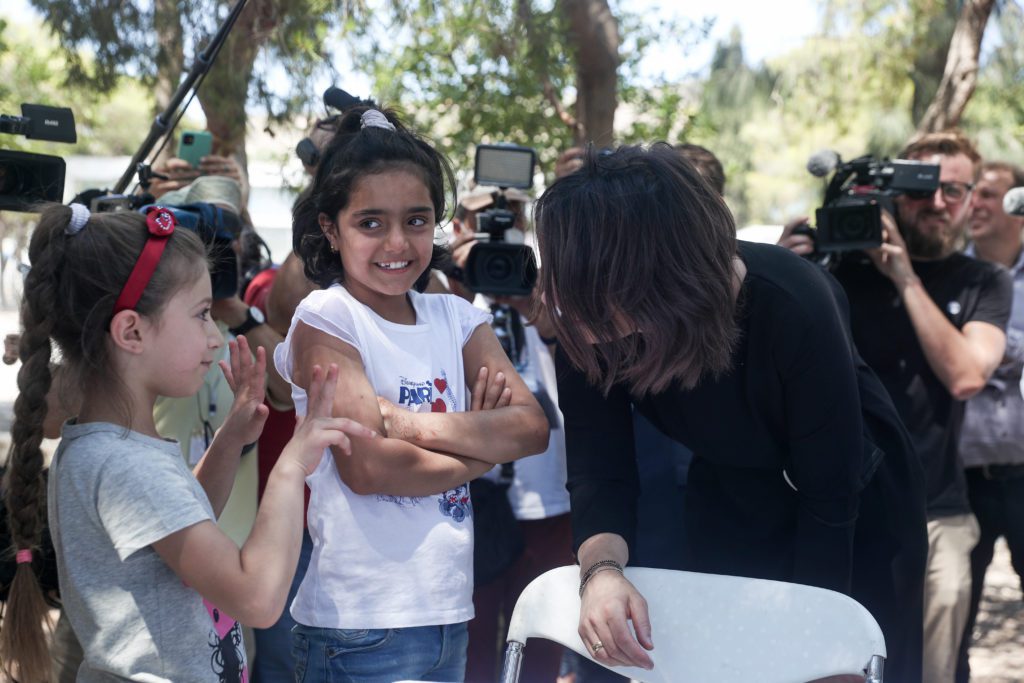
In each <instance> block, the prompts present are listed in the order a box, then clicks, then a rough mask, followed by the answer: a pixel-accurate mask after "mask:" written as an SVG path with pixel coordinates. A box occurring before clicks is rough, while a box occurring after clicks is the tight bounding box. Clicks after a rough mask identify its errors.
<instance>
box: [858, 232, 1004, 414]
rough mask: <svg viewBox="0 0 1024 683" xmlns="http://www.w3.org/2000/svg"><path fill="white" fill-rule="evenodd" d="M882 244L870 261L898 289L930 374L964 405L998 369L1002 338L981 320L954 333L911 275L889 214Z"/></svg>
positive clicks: (908, 261)
mask: <svg viewBox="0 0 1024 683" xmlns="http://www.w3.org/2000/svg"><path fill="white" fill-rule="evenodd" d="M885 239H886V242H885V243H884V244H882V246H881V247H880V248H878V249H874V250H872V251H871V252H869V256H870V257H871V260H872V261H873V262H874V263H875V266H876V267H877V268H878V269H879V270H880V271H881V272H882V273H883V274H884V275H886V276H887V277H888V278H889V279H890V280H892V282H893V284H894V285H895V286H896V290H897V291H898V292H899V294H900V297H901V298H902V300H903V305H904V306H905V307H906V309H907V314H908V315H909V316H910V322H911V324H912V325H913V327H914V332H915V333H916V334H917V338H918V340H919V341H920V342H921V348H922V349H924V354H925V358H927V359H928V365H929V366H930V367H931V369H932V371H933V372H934V373H935V374H936V375H937V376H938V378H939V380H940V381H941V382H942V383H943V384H944V385H945V386H946V388H947V389H948V390H949V393H950V394H952V395H953V397H954V398H955V399H957V400H960V401H964V400H967V399H968V398H970V397H971V396H974V395H975V394H977V393H978V392H979V391H981V390H982V389H983V388H985V382H987V381H988V378H989V377H991V376H992V373H993V372H995V370H996V368H997V367H999V362H1000V361H1001V360H1002V358H1003V352H1004V351H1005V350H1006V334H1005V333H1004V332H1003V331H1002V330H1000V329H999V328H998V327H996V326H995V325H991V324H989V323H985V322H980V321H975V322H969V323H967V324H966V325H964V327H963V329H962V330H958V329H957V328H956V327H955V326H954V325H953V324H952V323H951V322H949V320H948V319H947V318H946V316H945V315H944V314H943V313H942V310H941V309H939V307H938V306H937V305H936V304H935V302H934V301H932V298H931V297H930V296H929V295H928V292H927V291H925V288H924V286H923V285H922V284H921V281H920V280H919V279H918V277H917V275H916V274H915V273H914V269H913V266H912V265H911V262H910V257H909V255H908V253H907V248H906V244H905V243H904V241H903V238H902V236H901V235H900V234H899V230H897V229H896V226H895V223H893V222H892V219H891V218H890V217H889V216H888V215H886V229H885Z"/></svg>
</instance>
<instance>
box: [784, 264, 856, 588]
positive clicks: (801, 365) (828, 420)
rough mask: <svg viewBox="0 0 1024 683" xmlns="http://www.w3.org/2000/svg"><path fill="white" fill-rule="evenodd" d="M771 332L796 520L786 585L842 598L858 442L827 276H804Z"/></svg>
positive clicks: (847, 359) (849, 354)
mask: <svg viewBox="0 0 1024 683" xmlns="http://www.w3.org/2000/svg"><path fill="white" fill-rule="evenodd" d="M804 275H805V276H806V277H807V278H809V281H808V282H807V283H806V286H805V287H801V288H800V289H801V292H802V293H801V295H800V299H799V301H789V302H786V301H785V300H782V301H780V302H779V309H780V310H778V311H777V312H776V316H775V320H776V323H777V324H776V327H775V328H774V333H775V334H774V347H775V349H776V350H777V352H776V366H777V370H778V371H779V373H780V376H781V380H782V384H783V397H784V401H785V414H786V429H787V433H788V441H789V443H788V446H789V447H788V449H787V451H788V458H787V460H788V461H787V463H786V466H785V467H786V474H787V476H788V478H789V480H790V482H791V483H792V485H793V487H794V488H795V489H796V495H797V497H798V501H799V503H798V517H797V530H796V543H795V546H794V547H795V558H794V573H793V577H794V580H795V581H797V582H799V583H806V584H811V585H816V586H822V587H824V588H831V589H833V590H838V591H842V592H848V591H849V582H850V571H851V566H852V554H853V531H854V523H855V520H856V515H857V503H858V497H859V493H860V488H861V483H862V480H861V475H862V471H863V468H864V461H865V455H866V454H865V441H864V438H863V422H862V419H861V405H860V397H859V392H858V387H857V374H856V369H855V366H854V356H853V350H852V348H851V342H850V340H849V336H848V333H847V327H846V326H845V325H844V324H843V312H842V303H841V302H840V301H837V300H836V296H835V293H834V292H833V289H832V282H830V281H828V280H829V279H830V276H828V275H826V274H824V273H822V272H821V271H818V270H816V269H813V268H811V269H807V270H805V271H804Z"/></svg>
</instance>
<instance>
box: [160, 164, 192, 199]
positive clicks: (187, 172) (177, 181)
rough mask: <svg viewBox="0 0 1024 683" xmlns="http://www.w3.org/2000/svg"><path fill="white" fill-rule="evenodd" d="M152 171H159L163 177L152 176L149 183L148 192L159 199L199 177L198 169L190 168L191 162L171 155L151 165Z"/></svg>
mask: <svg viewBox="0 0 1024 683" xmlns="http://www.w3.org/2000/svg"><path fill="white" fill-rule="evenodd" d="M153 172H154V173H159V174H160V175H162V176H167V178H166V180H165V179H163V178H153V180H152V181H151V182H150V184H149V193H150V194H152V195H153V196H154V197H156V198H157V199H159V198H160V197H162V196H163V195H165V194H167V193H168V192H171V191H172V190H180V189H181V188H183V187H185V186H186V185H188V184H189V183H191V182H192V181H193V180H195V179H196V178H198V177H199V171H198V170H197V169H195V168H192V164H190V163H188V162H187V161H185V160H184V159H179V158H177V157H172V158H170V159H168V160H167V161H165V162H163V163H161V164H157V165H156V166H154V167H153Z"/></svg>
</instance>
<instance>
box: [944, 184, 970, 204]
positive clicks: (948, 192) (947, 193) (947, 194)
mask: <svg viewBox="0 0 1024 683" xmlns="http://www.w3.org/2000/svg"><path fill="white" fill-rule="evenodd" d="M939 189H940V190H942V198H943V199H945V200H946V201H947V202H962V201H963V200H964V199H965V198H966V197H967V195H969V194H970V193H971V191H972V190H973V189H974V184H973V183H958V182H952V181H951V182H948V183H939Z"/></svg>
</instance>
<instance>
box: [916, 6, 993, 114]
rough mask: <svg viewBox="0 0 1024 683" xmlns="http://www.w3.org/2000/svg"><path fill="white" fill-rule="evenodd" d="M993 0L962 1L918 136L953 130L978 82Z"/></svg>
mask: <svg viewBox="0 0 1024 683" xmlns="http://www.w3.org/2000/svg"><path fill="white" fill-rule="evenodd" d="M994 5H995V0H965V2H964V5H963V9H962V10H961V11H960V17H959V18H958V19H957V22H956V29H955V30H954V31H953V38H952V40H951V41H950V44H949V56H948V57H947V59H946V70H945V72H944V73H943V76H942V82H941V83H940V84H939V90H938V92H937V93H935V99H933V100H932V103H931V105H930V106H929V107H928V111H926V112H925V114H924V117H923V118H922V119H921V121H920V122H919V123H918V125H917V130H918V132H919V133H931V132H936V131H941V130H946V129H949V128H955V127H956V126H957V125H959V123H960V117H961V116H962V115H963V113H964V109H966V108H967V102H968V101H969V100H970V99H971V95H973V94H974V88H975V86H976V85H977V81H978V55H979V53H980V52H981V39H982V37H984V35H985V26H986V24H988V18H989V15H991V14H992V8H993V6H994Z"/></svg>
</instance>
